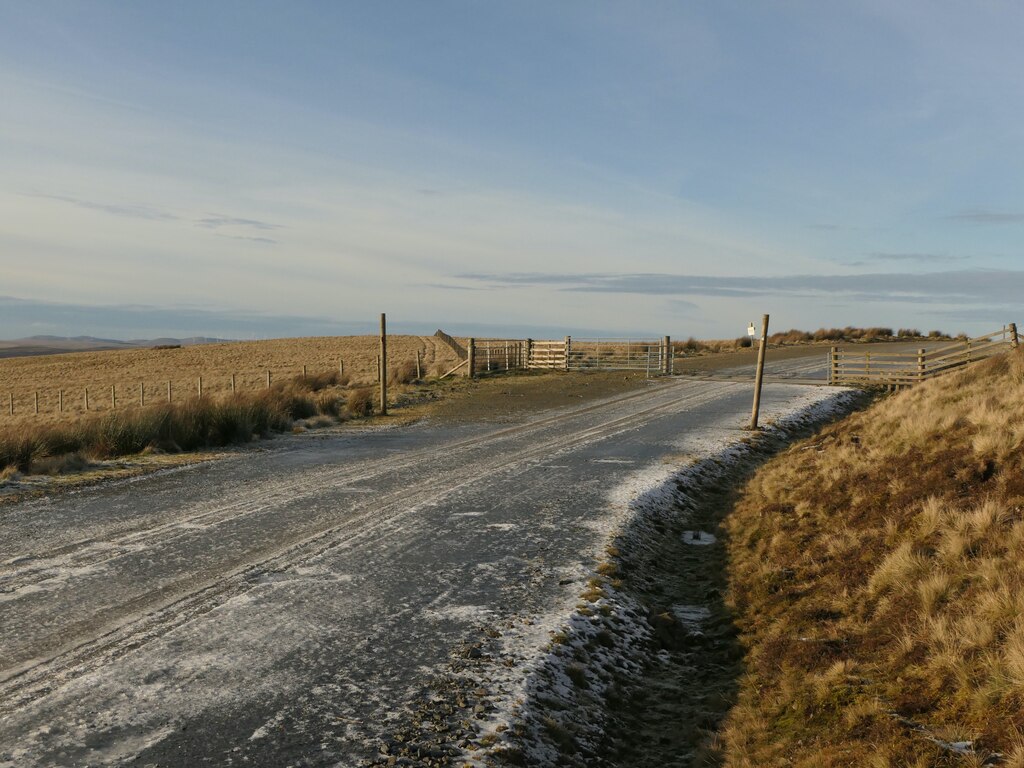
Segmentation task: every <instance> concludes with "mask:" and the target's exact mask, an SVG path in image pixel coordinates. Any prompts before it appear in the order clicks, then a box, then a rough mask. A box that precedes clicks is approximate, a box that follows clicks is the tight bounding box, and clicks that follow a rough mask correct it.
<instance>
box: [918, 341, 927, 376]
mask: <svg viewBox="0 0 1024 768" xmlns="http://www.w3.org/2000/svg"><path fill="white" fill-rule="evenodd" d="M926 352H927V350H925V349H919V350H917V381H918V383H920V382H922V381H924V356H925V353H926Z"/></svg>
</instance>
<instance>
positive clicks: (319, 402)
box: [0, 372, 374, 477]
mask: <svg viewBox="0 0 1024 768" xmlns="http://www.w3.org/2000/svg"><path fill="white" fill-rule="evenodd" d="M347 385H348V379H347V377H345V376H341V375H340V374H338V373H337V372H329V373H324V374H320V375H318V376H309V377H304V378H295V379H291V380H288V381H280V382H276V383H274V385H273V386H272V387H271V388H270V389H267V390H263V391H258V392H239V393H237V394H235V395H231V396H228V397H219V398H215V397H204V398H198V397H193V398H190V399H188V400H185V401H182V402H179V403H171V404H160V405H152V406H147V407H144V408H135V407H133V408H125V409H122V410H118V411H108V412H107V413H106V414H104V415H101V416H96V417H94V418H91V419H77V420H73V421H69V422H67V423H64V424H50V423H44V424H39V425H34V426H33V425H25V424H22V425H17V426H9V427H7V428H5V429H4V430H3V431H0V469H3V474H4V476H5V477H11V476H13V475H14V474H15V473H27V472H32V473H60V472H62V471H67V470H76V469H79V468H80V467H81V466H82V465H83V464H85V463H87V462H88V461H89V460H93V459H109V458H114V457H117V456H126V455H130V454H135V453H140V452H142V451H146V450H158V451H166V452H177V451H189V450H196V449H199V448H210V447H218V446H225V445H231V444H236V443H245V442H248V441H250V440H253V439H256V438H259V437H262V436H265V435H267V434H269V433H272V432H282V431H286V430H290V429H293V428H294V427H295V425H296V422H297V421H299V420H308V419H316V418H320V419H321V420H322V421H323V422H324V423H334V422H336V421H341V420H344V419H346V418H349V417H354V416H366V415H369V414H370V413H371V412H372V411H373V402H374V400H373V394H374V391H373V390H372V389H371V388H369V387H352V388H350V387H348V386H347Z"/></svg>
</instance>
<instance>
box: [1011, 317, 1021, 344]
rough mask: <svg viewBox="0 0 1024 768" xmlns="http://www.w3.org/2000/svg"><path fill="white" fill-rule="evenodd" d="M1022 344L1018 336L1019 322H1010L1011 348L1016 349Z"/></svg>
mask: <svg viewBox="0 0 1024 768" xmlns="http://www.w3.org/2000/svg"><path fill="white" fill-rule="evenodd" d="M1019 344H1020V339H1018V338H1017V324H1016V323H1010V349H1016V348H1017V346H1018V345H1019Z"/></svg>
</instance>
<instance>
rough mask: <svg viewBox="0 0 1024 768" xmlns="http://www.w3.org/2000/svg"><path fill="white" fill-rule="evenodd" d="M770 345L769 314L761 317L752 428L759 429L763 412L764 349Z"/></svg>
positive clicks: (751, 416)
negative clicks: (760, 416) (759, 419)
mask: <svg viewBox="0 0 1024 768" xmlns="http://www.w3.org/2000/svg"><path fill="white" fill-rule="evenodd" d="M767 346H768V315H765V316H764V317H762V318H761V346H760V347H759V348H758V350H757V374H756V376H755V377H754V407H753V409H752V410H751V412H750V428H751V429H757V417H758V415H759V414H760V412H761V382H762V380H763V379H764V351H765V348H766V347H767Z"/></svg>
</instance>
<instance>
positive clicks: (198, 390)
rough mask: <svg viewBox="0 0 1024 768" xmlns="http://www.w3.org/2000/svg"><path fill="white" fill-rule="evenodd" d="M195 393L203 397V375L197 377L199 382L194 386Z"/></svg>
mask: <svg viewBox="0 0 1024 768" xmlns="http://www.w3.org/2000/svg"><path fill="white" fill-rule="evenodd" d="M196 394H197V395H199V399H200V400H202V399H203V377H202V376H200V377H199V383H198V385H197V387H196Z"/></svg>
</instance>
